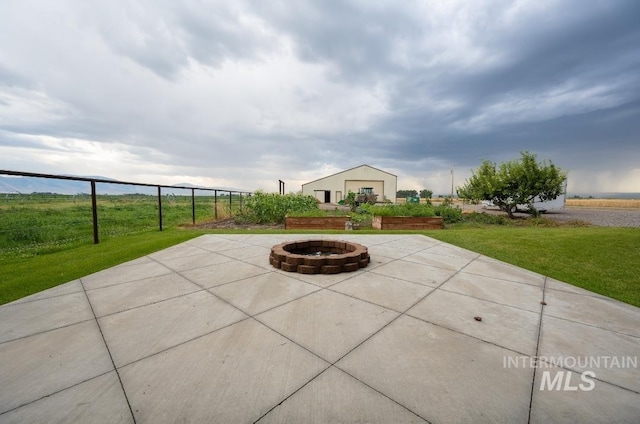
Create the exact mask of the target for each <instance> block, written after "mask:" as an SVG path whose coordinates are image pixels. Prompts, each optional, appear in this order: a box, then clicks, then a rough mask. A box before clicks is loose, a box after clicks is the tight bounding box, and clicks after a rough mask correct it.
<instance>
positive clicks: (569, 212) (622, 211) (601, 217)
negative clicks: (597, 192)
mask: <svg viewBox="0 0 640 424" xmlns="http://www.w3.org/2000/svg"><path fill="white" fill-rule="evenodd" d="M462 209H463V210H465V211H469V210H475V211H477V212H486V213H490V214H500V215H506V214H505V213H504V212H502V211H501V210H499V209H498V208H493V207H490V208H484V207H482V206H479V205H477V206H475V205H464V207H463V208H462ZM515 216H519V217H523V218H524V217H527V216H529V215H528V214H526V213H516V214H515ZM542 216H544V217H546V218H550V219H554V220H556V221H561V222H569V221H586V222H589V223H591V224H592V225H596V226H599V227H637V228H640V209H633V208H587V207H576V206H566V207H565V208H564V209H563V210H561V211H553V212H551V211H550V212H547V213H544V214H543V215H542Z"/></svg>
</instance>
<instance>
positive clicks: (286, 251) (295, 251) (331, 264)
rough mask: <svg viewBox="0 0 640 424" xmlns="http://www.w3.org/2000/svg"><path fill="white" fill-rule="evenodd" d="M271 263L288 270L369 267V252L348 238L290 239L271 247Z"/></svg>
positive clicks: (304, 271)
mask: <svg viewBox="0 0 640 424" xmlns="http://www.w3.org/2000/svg"><path fill="white" fill-rule="evenodd" d="M269 263H270V264H271V265H273V266H274V267H276V268H278V269H281V270H283V271H287V272H299V273H300V274H337V273H339V272H352V271H356V270H357V269H359V268H364V267H366V266H367V265H368V264H369V252H368V251H367V248H366V247H365V246H363V245H361V244H358V243H351V242H347V241H337V240H303V241H289V242H285V243H280V244H276V245H275V246H273V247H272V248H271V254H270V255H269Z"/></svg>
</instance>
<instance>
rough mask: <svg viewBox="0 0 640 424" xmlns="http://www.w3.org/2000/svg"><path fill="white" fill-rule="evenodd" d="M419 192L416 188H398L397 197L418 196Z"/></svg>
mask: <svg viewBox="0 0 640 424" xmlns="http://www.w3.org/2000/svg"><path fill="white" fill-rule="evenodd" d="M417 195H418V192H417V191H416V190H398V191H397V192H396V197H401V198H407V197H413V196H417Z"/></svg>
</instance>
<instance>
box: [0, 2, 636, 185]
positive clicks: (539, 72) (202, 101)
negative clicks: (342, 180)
mask: <svg viewBox="0 0 640 424" xmlns="http://www.w3.org/2000/svg"><path fill="white" fill-rule="evenodd" d="M524 150H528V151H531V152H533V153H535V154H537V155H538V158H539V159H548V160H551V161H553V162H554V163H555V164H556V165H559V166H560V167H562V168H563V169H566V170H568V171H569V191H570V192H574V193H585V192H586V193H589V192H615V191H620V192H640V2H639V1H637V0H603V1H599V0H532V1H527V0H525V1H521V0H484V1H481V0H473V1H470V0H460V1H454V0H447V1H442V0H419V1H392V0H389V1H376V0H349V1H347V0H343V1H336V0H288V1H275V0H274V1H264V0H256V1H246V0H233V1H229V0H223V1H218V0H180V1H174V0H138V1H134V0H131V1H127V0H92V1H86V0H57V1H48V0H0V169H8V170H15V171H28V172H42V173H53V174H77V175H99V176H106V177H112V178H117V179H121V180H128V181H139V182H148V183H162V184H165V183H166V184H174V183H192V184H200V185H205V186H210V187H222V186H224V187H236V188H243V189H249V190H255V189H258V188H261V189H263V190H266V191H277V190H278V179H282V180H284V181H285V182H286V189H287V191H298V190H300V185H301V184H302V183H303V182H307V181H311V180H314V179H316V178H319V177H322V176H325V175H328V174H331V173H334V172H338V171H341V170H344V169H348V168H351V167H354V166H358V165H361V164H369V165H372V166H375V167H378V168H381V169H384V170H386V171H388V172H391V173H394V174H396V175H398V188H399V189H421V188H430V189H432V190H434V191H436V193H439V192H442V193H447V192H449V191H450V188H451V172H450V170H451V169H452V168H454V170H455V171H454V177H455V185H456V186H458V185H461V184H462V183H463V182H464V180H465V178H468V177H469V175H470V171H471V169H474V168H476V167H477V166H478V165H479V164H480V162H481V161H482V160H483V159H489V160H492V161H495V162H501V161H504V160H511V159H516V158H518V157H519V155H520V152H521V151H524Z"/></svg>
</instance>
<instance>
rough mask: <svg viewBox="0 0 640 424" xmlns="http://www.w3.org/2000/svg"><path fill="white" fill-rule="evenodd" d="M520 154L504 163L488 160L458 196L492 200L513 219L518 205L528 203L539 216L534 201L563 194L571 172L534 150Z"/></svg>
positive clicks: (535, 214) (469, 198) (528, 206)
mask: <svg viewBox="0 0 640 424" xmlns="http://www.w3.org/2000/svg"><path fill="white" fill-rule="evenodd" d="M520 155H521V157H520V159H517V160H513V161H509V162H504V163H501V164H500V166H497V165H496V164H495V163H493V162H490V161H488V160H484V161H483V162H482V165H480V168H478V169H477V170H476V171H473V175H472V176H471V178H469V179H468V180H467V181H466V182H465V185H463V186H462V187H459V188H458V196H459V197H461V198H463V199H466V200H471V201H480V200H490V201H492V202H493V204H495V205H496V206H498V207H499V208H500V209H501V210H503V211H504V212H506V213H507V215H509V217H510V218H513V213H514V212H515V210H516V208H517V207H518V205H527V208H528V211H529V212H530V213H531V214H533V215H534V216H539V214H540V213H539V211H538V210H537V209H536V208H535V207H534V205H533V202H534V201H542V202H545V201H548V200H553V199H555V198H556V197H558V196H560V195H561V194H562V192H563V188H564V180H566V178H567V173H566V172H564V171H562V170H561V169H560V168H558V167H557V166H555V165H554V164H553V163H552V162H551V161H546V160H545V161H543V162H540V163H539V162H538V161H537V160H536V155H534V154H532V153H529V152H521V153H520Z"/></svg>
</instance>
